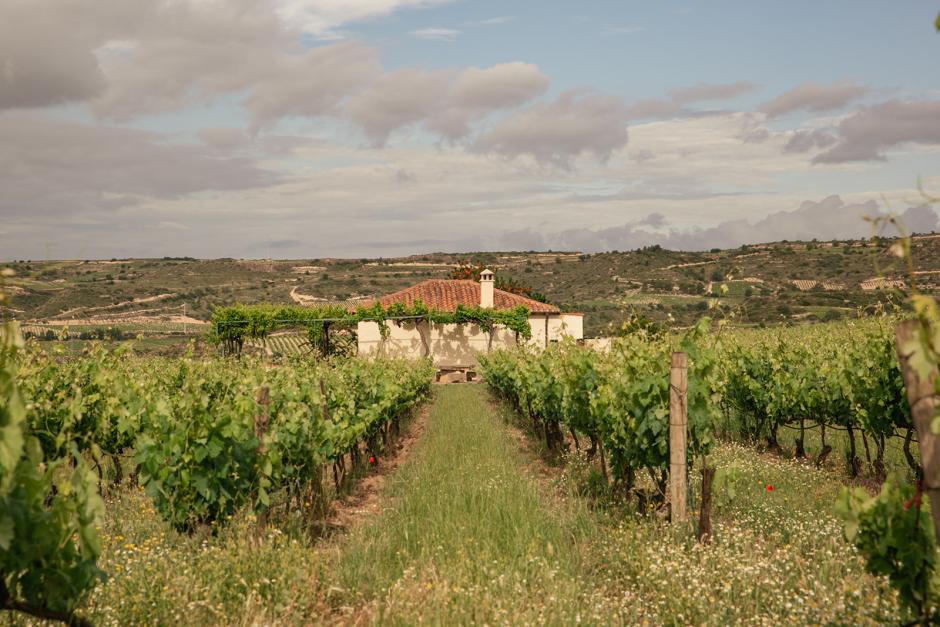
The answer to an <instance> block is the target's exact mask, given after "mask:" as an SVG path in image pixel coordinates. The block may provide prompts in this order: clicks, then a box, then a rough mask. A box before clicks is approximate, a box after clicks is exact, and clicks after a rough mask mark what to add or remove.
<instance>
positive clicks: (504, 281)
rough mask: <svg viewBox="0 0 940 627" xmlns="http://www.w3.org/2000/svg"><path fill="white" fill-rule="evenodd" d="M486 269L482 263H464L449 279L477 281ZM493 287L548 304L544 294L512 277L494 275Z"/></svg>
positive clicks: (528, 269)
mask: <svg viewBox="0 0 940 627" xmlns="http://www.w3.org/2000/svg"><path fill="white" fill-rule="evenodd" d="M486 269H487V268H486V266H484V264H483V262H481V261H477V262H476V263H472V262H469V261H464V262H463V263H461V264H460V265H458V266H457V267H455V268H454V269H453V270H451V273H450V278H451V279H457V280H463V281H466V280H470V281H479V280H480V273H481V272H483V271H484V270H486ZM491 269H492V268H491ZM526 271H531V270H530V268H526ZM493 272H494V273H495V272H496V271H495V270H493ZM494 287H495V288H496V289H498V290H503V291H504V292H509V293H511V294H518V295H520V296H525V297H526V298H531V299H532V300H536V301H538V302H540V303H547V302H548V298H547V297H546V296H545V294H542V293H541V292H536V291H535V290H534V289H532V288H531V287H530V286H528V285H525V284H523V283H521V282H519V281H518V280H517V279H513V278H512V277H507V278H503V277H501V276H499V275H496V278H495V279H494Z"/></svg>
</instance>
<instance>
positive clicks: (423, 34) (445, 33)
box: [411, 28, 460, 41]
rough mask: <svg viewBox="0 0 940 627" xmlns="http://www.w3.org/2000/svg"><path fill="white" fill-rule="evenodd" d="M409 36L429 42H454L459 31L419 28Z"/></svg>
mask: <svg viewBox="0 0 940 627" xmlns="http://www.w3.org/2000/svg"><path fill="white" fill-rule="evenodd" d="M411 35H413V36H415V37H417V38H418V39H429V40H431V41H456V40H457V37H458V36H459V35H460V31H459V30H456V29H454V28H420V29H418V30H413V31H411Z"/></svg>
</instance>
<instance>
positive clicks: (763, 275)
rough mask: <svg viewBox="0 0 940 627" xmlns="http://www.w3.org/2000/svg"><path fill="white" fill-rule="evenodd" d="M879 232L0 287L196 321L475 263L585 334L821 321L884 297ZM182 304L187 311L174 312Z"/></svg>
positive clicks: (400, 283)
mask: <svg viewBox="0 0 940 627" xmlns="http://www.w3.org/2000/svg"><path fill="white" fill-rule="evenodd" d="M889 244H890V241H887V240H883V241H877V242H871V241H834V242H778V243H773V244H760V245H752V246H743V247H741V248H737V249H732V250H717V249H716V250H712V251H711V252H679V251H669V250H665V249H661V248H659V247H656V246H654V247H649V248H646V249H640V250H634V251H625V252H617V251H614V252H606V253H597V254H580V253H578V252H507V253H478V254H449V253H434V254H427V255H415V256H411V257H405V258H397V259H301V260H290V261H284V260H278V261H270V260H236V259H214V260H197V259H178V258H166V259H123V260H118V259H113V260H109V261H80V260H78V261H33V262H30V261H17V262H12V263H7V264H4V265H5V267H10V268H12V269H13V270H15V271H16V275H17V276H16V277H15V278H14V279H12V280H11V281H10V282H9V283H8V287H10V288H11V289H12V292H13V313H14V314H15V315H16V316H17V317H18V318H21V319H27V320H37V319H46V320H48V319H57V320H67V319H69V320H75V319H77V320H89V321H107V320H117V319H122V320H124V319H126V320H148V319H154V320H166V321H183V320H185V319H189V318H197V319H207V318H208V316H209V315H210V313H211V311H212V308H213V307H215V306H217V305H223V304H229V303H233V302H247V303H251V302H259V301H270V302H281V303H289V302H303V303H315V302H326V301H337V300H348V299H356V298H360V297H368V296H374V295H379V294H384V293H388V292H392V291H394V290H397V289H401V288H403V287H406V286H408V285H411V284H413V283H416V282H418V281H422V280H424V279H428V278H432V277H445V276H446V275H447V274H448V273H449V272H450V270H451V268H452V267H453V266H454V265H456V264H458V263H459V262H461V261H468V260H472V261H481V262H483V263H485V264H486V265H489V266H492V267H494V269H496V270H497V272H498V273H499V274H501V275H502V276H504V277H511V278H513V279H515V280H516V281H517V282H520V283H523V284H526V285H528V286H531V287H532V288H534V289H535V290H537V291H539V292H543V293H544V294H545V295H546V296H547V297H548V299H549V300H550V301H551V302H553V303H555V304H558V305H560V306H562V307H564V308H566V309H569V310H575V311H582V312H584V313H585V314H586V317H585V323H586V324H585V326H586V328H585V332H586V334H588V335H599V334H605V333H609V332H610V329H611V328H612V327H616V326H619V323H620V321H621V320H623V319H624V317H625V316H627V315H629V312H630V311H632V310H633V309H634V308H635V309H636V310H638V311H641V312H643V313H645V314H646V315H648V316H650V317H653V318H656V319H663V320H665V319H666V318H667V317H668V316H669V315H672V317H673V318H674V319H675V320H676V321H677V322H678V323H680V324H682V323H688V322H690V321H691V320H693V319H694V318H696V317H697V316H699V315H701V312H702V311H704V310H705V309H707V308H708V303H709V301H710V300H713V298H714V296H712V295H711V292H715V291H717V289H718V286H719V285H720V284H726V285H727V286H728V288H729V293H728V294H727V296H725V297H723V298H722V299H721V301H722V303H723V306H724V307H725V308H726V309H729V310H734V311H736V312H737V313H736V317H735V320H736V321H737V322H740V323H745V324H757V323H776V322H782V321H786V320H793V321H800V320H814V319H833V318H837V317H846V316H854V315H856V311H858V310H860V309H865V308H871V307H872V306H873V305H876V304H877V303H879V302H882V301H886V300H890V295H891V290H890V289H885V288H890V287H892V286H895V285H896V286H902V285H904V284H906V281H907V279H906V277H905V276H904V273H903V272H901V271H900V269H899V268H897V267H895V266H896V264H895V262H896V260H895V259H894V258H893V257H892V256H891V255H890V254H889V253H888V252H887V248H888V246H889ZM914 258H915V262H916V270H917V272H918V282H919V284H920V286H921V287H922V288H925V289H928V290H937V291H940V287H938V286H940V235H922V236H917V237H916V238H915V242H914ZM184 313H185V315H186V318H185V319H184V318H183V317H182V316H183V314H184Z"/></svg>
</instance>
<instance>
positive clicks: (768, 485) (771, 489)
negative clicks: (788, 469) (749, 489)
mask: <svg viewBox="0 0 940 627" xmlns="http://www.w3.org/2000/svg"><path fill="white" fill-rule="evenodd" d="M767 491H768V492H773V491H774V487H773V486H772V485H770V484H767Z"/></svg>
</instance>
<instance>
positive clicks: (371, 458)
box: [369, 455, 375, 464]
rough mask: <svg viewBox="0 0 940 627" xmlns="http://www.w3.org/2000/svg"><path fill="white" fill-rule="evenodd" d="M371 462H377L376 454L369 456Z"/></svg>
mask: <svg viewBox="0 0 940 627" xmlns="http://www.w3.org/2000/svg"><path fill="white" fill-rule="evenodd" d="M369 463H370V464H374V463H375V456H374V455H370V456H369Z"/></svg>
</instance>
